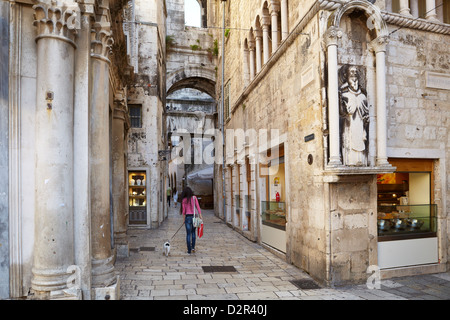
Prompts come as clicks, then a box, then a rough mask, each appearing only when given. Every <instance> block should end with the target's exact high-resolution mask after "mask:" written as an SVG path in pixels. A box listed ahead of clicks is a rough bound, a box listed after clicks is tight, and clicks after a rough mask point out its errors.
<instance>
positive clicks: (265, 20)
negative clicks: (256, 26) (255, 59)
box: [261, 15, 270, 64]
mask: <svg viewBox="0 0 450 320" xmlns="http://www.w3.org/2000/svg"><path fill="white" fill-rule="evenodd" d="M261 27H262V33H263V64H265V63H267V61H268V60H269V57H270V51H269V50H270V48H269V27H270V17H269V16H268V15H267V16H262V18H261Z"/></svg>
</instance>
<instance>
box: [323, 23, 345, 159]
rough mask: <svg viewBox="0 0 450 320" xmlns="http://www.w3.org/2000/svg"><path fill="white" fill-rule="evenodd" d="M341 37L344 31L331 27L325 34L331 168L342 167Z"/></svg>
mask: <svg viewBox="0 0 450 320" xmlns="http://www.w3.org/2000/svg"><path fill="white" fill-rule="evenodd" d="M341 37H342V31H341V30H340V29H338V28H336V27H331V28H330V29H328V31H327V33H326V34H325V44H326V46H327V61H328V127H329V144H330V145H329V150H330V159H329V162H328V165H330V166H339V165H341V159H340V156H339V149H340V148H339V146H340V139H339V93H338V89H339V83H338V65H337V43H338V39H339V38H341Z"/></svg>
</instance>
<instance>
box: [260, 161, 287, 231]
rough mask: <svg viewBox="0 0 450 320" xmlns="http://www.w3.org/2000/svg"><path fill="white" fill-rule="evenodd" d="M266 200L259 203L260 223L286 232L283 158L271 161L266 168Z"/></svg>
mask: <svg viewBox="0 0 450 320" xmlns="http://www.w3.org/2000/svg"><path fill="white" fill-rule="evenodd" d="M268 173H269V175H268V176H267V199H268V200H269V201H263V202H262V203H261V211H262V223H263V224H264V225H267V226H270V227H273V228H277V229H281V230H286V188H285V186H286V183H285V167H284V157H280V158H277V159H274V160H271V161H270V163H269V166H268Z"/></svg>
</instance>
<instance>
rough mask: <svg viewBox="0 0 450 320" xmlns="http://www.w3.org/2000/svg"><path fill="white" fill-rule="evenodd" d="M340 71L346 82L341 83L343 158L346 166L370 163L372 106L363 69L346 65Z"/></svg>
mask: <svg viewBox="0 0 450 320" xmlns="http://www.w3.org/2000/svg"><path fill="white" fill-rule="evenodd" d="M339 73H340V79H341V83H342V85H341V86H340V87H339V113H340V117H341V121H340V128H341V151H342V162H343V164H344V165H346V166H358V167H362V166H367V158H368V141H369V131H368V129H369V107H368V104H367V95H366V90H365V89H364V87H363V86H362V85H361V84H362V83H361V75H360V70H358V68H357V67H356V66H351V65H344V66H343V67H342V68H341V69H340V70H339Z"/></svg>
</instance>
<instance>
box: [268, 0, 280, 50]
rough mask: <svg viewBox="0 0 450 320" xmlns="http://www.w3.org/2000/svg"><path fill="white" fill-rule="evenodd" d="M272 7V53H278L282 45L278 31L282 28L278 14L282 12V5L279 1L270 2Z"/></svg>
mask: <svg viewBox="0 0 450 320" xmlns="http://www.w3.org/2000/svg"><path fill="white" fill-rule="evenodd" d="M270 5H271V9H272V10H271V12H270V16H271V18H272V53H273V52H275V51H277V49H278V45H279V43H280V41H279V39H278V31H279V30H278V29H279V28H280V26H279V25H278V12H280V4H279V3H278V1H274V0H272V1H271V2H270Z"/></svg>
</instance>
